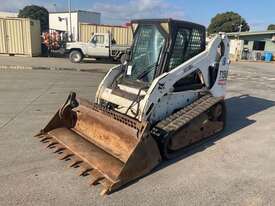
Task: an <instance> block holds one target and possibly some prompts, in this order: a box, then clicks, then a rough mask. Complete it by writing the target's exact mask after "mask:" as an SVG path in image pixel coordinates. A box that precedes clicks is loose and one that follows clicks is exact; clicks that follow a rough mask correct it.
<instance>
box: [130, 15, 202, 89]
mask: <svg viewBox="0 0 275 206" xmlns="http://www.w3.org/2000/svg"><path fill="white" fill-rule="evenodd" d="M132 28H133V32H134V40H133V45H132V48H131V54H130V57H129V61H128V63H127V68H126V71H125V79H126V80H130V81H138V82H143V83H144V84H147V85H150V83H151V82H152V81H153V80H154V79H155V78H156V77H157V76H159V75H161V74H162V73H164V72H168V71H170V70H172V69H174V68H176V67H177V66H178V65H180V64H182V63H183V62H185V61H187V60H189V59H190V58H192V57H193V56H196V55H197V54H199V53H201V52H202V51H204V50H205V44H206V43H205V27H204V26H202V25H198V24H194V23H190V22H186V21H179V20H173V19H157V20H150V19H145V20H133V21H132Z"/></svg>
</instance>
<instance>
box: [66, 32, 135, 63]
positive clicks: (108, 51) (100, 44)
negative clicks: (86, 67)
mask: <svg viewBox="0 0 275 206" xmlns="http://www.w3.org/2000/svg"><path fill="white" fill-rule="evenodd" d="M129 48H130V46H129V45H117V44H116V43H115V40H114V39H113V38H112V35H111V34H110V33H94V34H93V35H92V37H91V39H90V40H89V42H87V43H85V42H71V43H67V44H66V53H68V54H69V59H70V61H71V62H73V63H79V62H81V61H82V59H83V58H84V57H90V58H96V59H97V58H111V59H113V60H115V61H117V60H121V61H124V58H125V55H124V54H126V51H127V49H129Z"/></svg>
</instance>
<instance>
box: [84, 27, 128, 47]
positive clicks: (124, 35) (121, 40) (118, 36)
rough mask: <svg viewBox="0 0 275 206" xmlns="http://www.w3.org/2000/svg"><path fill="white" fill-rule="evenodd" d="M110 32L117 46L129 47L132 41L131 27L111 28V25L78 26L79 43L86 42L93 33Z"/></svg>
mask: <svg viewBox="0 0 275 206" xmlns="http://www.w3.org/2000/svg"><path fill="white" fill-rule="evenodd" d="M106 32H110V33H111V34H112V36H113V38H114V40H115V41H116V43H117V44H122V45H131V44H132V41H133V33H132V28H131V27H129V26H128V27H126V26H125V27H124V26H112V25H96V24H80V41H81V42H88V41H89V40H90V38H91V36H92V34H93V33H106Z"/></svg>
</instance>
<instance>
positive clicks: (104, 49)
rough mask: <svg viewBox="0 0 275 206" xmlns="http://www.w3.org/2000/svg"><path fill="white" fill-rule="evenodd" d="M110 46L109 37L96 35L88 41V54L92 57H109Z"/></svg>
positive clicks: (101, 34) (100, 34) (102, 34)
mask: <svg viewBox="0 0 275 206" xmlns="http://www.w3.org/2000/svg"><path fill="white" fill-rule="evenodd" d="M109 52H110V44H109V35H108V34H104V33H96V34H95V35H94V36H93V37H92V38H91V40H90V42H89V46H88V54H89V56H93V57H109Z"/></svg>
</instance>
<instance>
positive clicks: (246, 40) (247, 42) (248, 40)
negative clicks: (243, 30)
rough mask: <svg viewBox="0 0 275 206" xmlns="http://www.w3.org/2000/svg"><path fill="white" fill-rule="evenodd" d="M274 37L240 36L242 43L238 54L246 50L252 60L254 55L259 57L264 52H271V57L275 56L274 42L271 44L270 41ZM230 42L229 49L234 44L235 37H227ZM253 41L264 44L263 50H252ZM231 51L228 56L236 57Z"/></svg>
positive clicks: (258, 35) (265, 35)
mask: <svg viewBox="0 0 275 206" xmlns="http://www.w3.org/2000/svg"><path fill="white" fill-rule="evenodd" d="M273 36H274V34H257V35H247V36H240V37H239V38H240V40H241V41H242V42H243V44H242V46H241V48H240V53H241V54H242V53H243V51H245V50H247V49H248V52H249V58H252V59H253V58H254V57H255V55H256V53H260V54H261V55H264V52H272V53H273V56H275V42H273V41H272V40H271V39H272V37H273ZM229 38H230V39H231V40H230V44H231V45H230V47H234V44H235V43H234V42H235V41H237V40H235V39H236V38H237V37H232V36H231V37H229ZM255 41H261V42H265V48H264V50H263V51H258V50H254V42H255ZM233 52H234V51H233V49H230V55H231V57H232V56H234V57H235V56H236V54H233Z"/></svg>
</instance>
